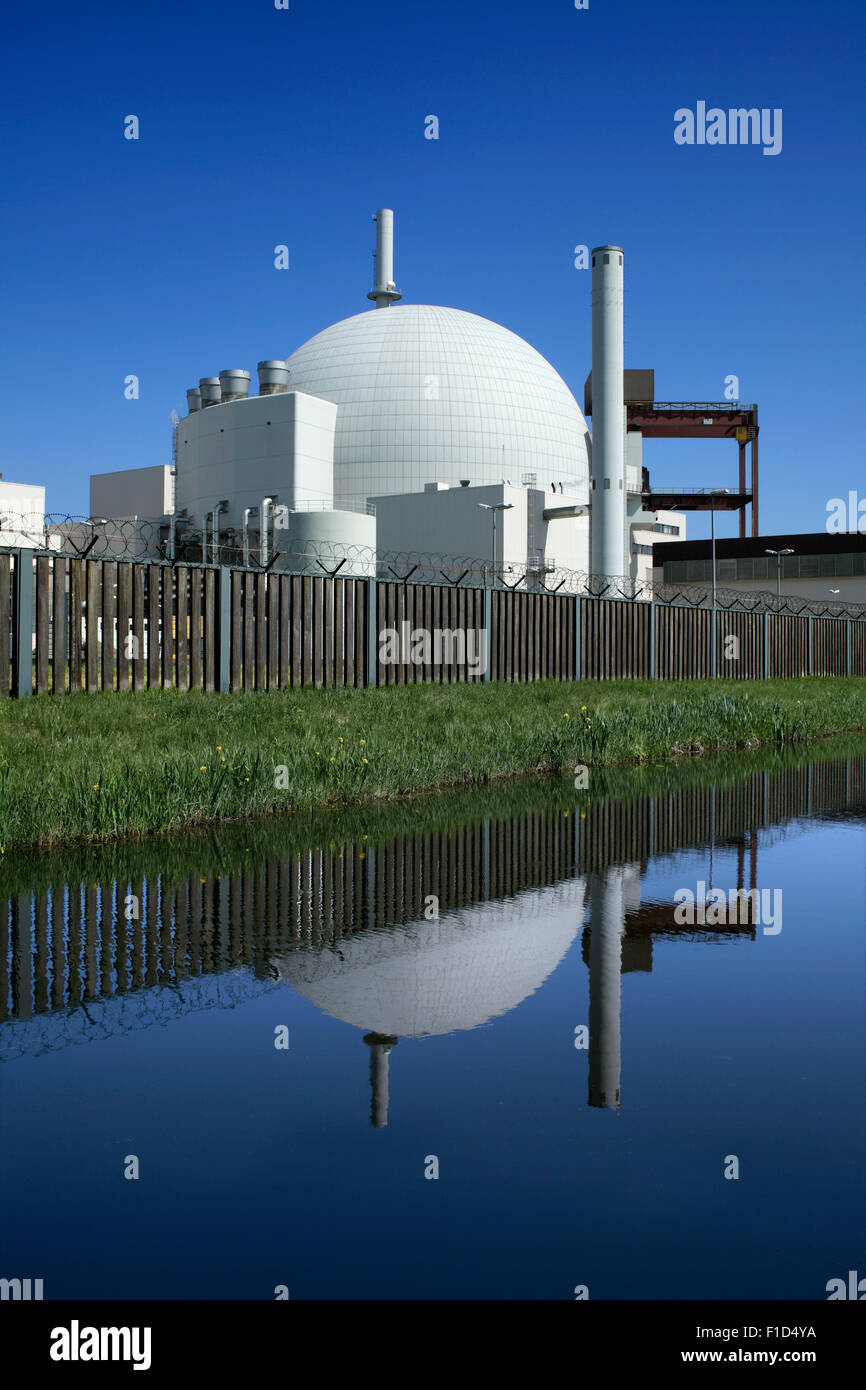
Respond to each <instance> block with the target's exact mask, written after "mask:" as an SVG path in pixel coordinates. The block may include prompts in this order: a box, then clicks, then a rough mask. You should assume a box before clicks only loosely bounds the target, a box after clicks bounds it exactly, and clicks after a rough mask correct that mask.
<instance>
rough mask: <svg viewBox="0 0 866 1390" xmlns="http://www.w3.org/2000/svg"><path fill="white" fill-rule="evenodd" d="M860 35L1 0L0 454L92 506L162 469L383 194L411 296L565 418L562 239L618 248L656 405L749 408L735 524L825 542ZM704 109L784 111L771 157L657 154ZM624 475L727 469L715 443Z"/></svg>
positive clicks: (10, 473)
mask: <svg viewBox="0 0 866 1390" xmlns="http://www.w3.org/2000/svg"><path fill="white" fill-rule="evenodd" d="M864 34H866V18H864V12H863V7H862V4H861V3H855V0H842V2H841V3H834V4H832V5H816V4H814V3H811V2H810V3H806V0H793V3H791V0H788V3H781V0H760V2H759V3H753V2H752V0H732V2H731V3H727V4H725V5H721V4H717V5H696V4H695V3H694V0H671V2H670V3H656V4H651V3H648V2H647V3H643V4H641V3H637V0H590V8H589V10H587V11H577V10H575V9H574V5H573V0H540V3H539V2H538V0H536V2H535V3H532V4H528V3H527V4H518V3H516V0H505V3H494V0H471V3H466V0H460V3H457V0H440V3H438V4H436V5H426V4H425V5H416V4H410V3H407V0H377V3H376V4H375V5H360V4H357V3H350V2H349V0H334V3H327V2H326V0H291V7H290V9H289V10H288V11H278V10H276V9H275V8H274V5H273V3H272V0H247V3H246V4H244V5H238V4H237V3H232V4H227V3H220V0H208V3H205V0H194V2H192V3H191V2H190V0H180V3H179V4H178V3H172V4H168V3H149V4H148V3H138V4H135V5H109V4H107V3H106V4H103V5H94V4H88V3H86V0H85V3H83V4H76V5H69V4H68V3H59V2H58V0H48V3H44V4H40V5H39V6H19V7H15V8H14V9H11V10H9V11H8V12H7V15H6V17H5V19H4V47H5V50H6V59H7V71H6V75H5V77H4V82H3V99H2V109H3V116H2V130H0V139H2V148H3V166H4V167H3V176H4V177H3V181H4V185H5V198H4V204H5V212H4V215H3V218H2V224H0V242H2V265H3V272H4V273H3V279H4V282H5V284H4V300H5V314H4V319H5V331H4V333H3V335H2V349H0V351H2V363H0V368H2V380H3V382H4V384H5V404H6V408H5V410H4V413H3V424H4V428H3V434H2V443H0V471H2V472H3V474H4V477H6V478H8V479H12V480H14V481H19V482H44V483H46V484H47V487H48V509H49V510H50V511H70V512H73V513H82V514H86V512H87V510H88V478H89V475H90V473H91V472H100V471H104V470H107V469H112V468H124V467H138V466H142V465H146V464H151V463H162V462H168V461H169V459H170V424H169V414H170V411H171V410H172V408H177V409H179V410H185V390H186V388H187V387H188V386H192V385H195V384H197V382H198V379H199V377H201V376H205V375H211V374H215V373H217V372H218V371H219V370H220V369H221V368H224V367H246V368H248V369H249V370H250V371H251V372H253V374H254V373H255V365H256V362H257V361H258V360H259V359H261V358H265V357H285V356H287V355H288V354H289V353H291V352H292V351H294V349H295V348H296V347H298V346H299V345H300V344H301V343H302V342H303V341H305V339H307V338H308V337H310V336H311V335H312V334H313V333H315V332H317V331H318V330H320V329H321V328H324V327H325V326H326V325H327V324H329V323H332V322H334V321H335V320H337V319H340V318H343V317H346V316H348V315H350V314H354V313H358V312H361V311H363V310H364V309H366V308H368V307H372V306H370V305H369V303H368V301H367V300H366V298H365V295H366V292H367V290H368V289H369V288H370V286H371V284H372V259H371V251H372V248H373V245H374V235H375V228H374V225H373V223H372V221H371V213H372V212H373V211H374V210H375V209H376V208H377V207H379V206H390V207H393V208H394V209H395V210H396V213H397V283H398V285H399V286H400V288H401V289H402V291H403V294H404V298H405V302H407V303H409V302H422V303H423V302H427V303H433V304H448V305H455V306H457V307H459V308H463V309H468V310H471V311H472V312H474V313H478V314H483V315H485V316H487V317H489V318H492V319H496V320H498V321H499V322H501V323H504V324H505V325H506V326H507V327H509V328H511V329H512V330H514V331H515V332H517V333H519V334H521V335H522V336H523V337H525V338H527V339H528V340H529V341H530V342H531V343H532V344H533V345H534V346H535V347H536V348H538V350H539V351H540V352H542V353H543V354H544V355H545V356H546V357H547V358H549V360H550V361H551V362H552V363H553V364H554V366H555V367H556V368H557V370H558V371H559V372H560V373H561V375H562V376H563V377H564V378H565V380H566V381H567V382H568V384H569V386H570V387H571V388H572V390H573V391H574V393H575V395H576V396H577V398H578V400H579V401H580V402H582V393H583V381H584V378H585V376H586V374H587V372H588V370H589V357H590V313H589V305H590V281H589V272H588V271H577V270H575V269H574V268H573V256H572V248H573V247H574V246H575V245H576V244H580V243H586V244H588V245H589V246H593V245H597V244H599V243H601V242H607V241H612V242H616V243H619V244H621V245H623V246H624V247H625V250H626V253H627V267H626V365H629V366H633V367H644V366H652V367H654V368H655V371H656V395H657V397H658V398H659V399H666V400H671V399H696V400H704V399H721V397H722V395H723V389H724V378H725V376H726V375H728V374H729V373H736V374H737V375H738V376H739V379H740V395H741V398H742V399H743V400H746V401H752V400H754V401H757V402H758V403H759V406H760V410H761V417H760V418H761V427H762V428H761V441H760V442H761V481H762V487H763V493H762V502H761V529H762V531H763V532H765V533H771V532H781V531H784V530H791V531H811V530H821V529H823V527H824V523H825V518H826V502H827V499H828V498H829V497H831V496H834V495H844V494H845V493H847V491H848V489H849V488H856V487H857V486H858V484H859V485H860V491H861V493H862V492H863V491H864V483H866V476H864V475H866V470H864V466H863V434H862V410H860V407H861V405H862V396H863V392H862V384H863V375H864V371H863V369H864V353H863V320H864V271H863V253H862V244H863V243H862V229H863V225H864V193H863V177H862V171H863V148H864V138H863V137H864V120H863V116H862V110H861V94H862V91H863V87H864V82H863V77H864V62H863V58H864ZM700 99H704V100H706V101H707V104H708V105H709V106H712V105H718V106H720V107H723V108H727V107H729V106H757V107H759V108H762V107H768V108H775V107H781V108H782V109H783V112H784V118H783V149H782V152H781V154H779V155H778V156H775V157H771V156H765V155H763V154H762V152H761V150H760V148H758V147H739V146H734V147H715V148H710V147H703V148H700V147H697V146H695V147H691V148H683V147H680V146H678V145H676V144H675V143H674V140H673V130H674V120H673V114H674V111H675V109H676V108H677V107H681V106H687V107H691V108H692V109H694V107H695V104H696V102H697V101H698V100H700ZM130 113H134V114H136V115H138V116H139V118H140V121H141V138H140V139H139V140H138V141H137V142H133V141H127V140H125V139H124V138H123V120H124V117H125V116H126V115H128V114H130ZM430 113H435V114H436V115H438V117H439V119H440V139H439V140H438V141H436V142H434V141H428V140H425V139H424V117H425V116H426V115H428V114H430ZM277 243H286V244H287V245H288V246H289V248H290V254H291V269H290V270H288V271H287V272H278V271H276V270H275V269H274V268H273V248H274V246H275V245H276V244H277ZM128 373H136V374H137V375H138V376H139V377H140V380H141V398H140V400H138V401H137V402H128V401H126V400H125V399H124V395H123V381H124V377H125V376H126V375H127V374H128ZM645 461H647V462H648V463H649V464H650V465H651V467H652V469H653V475H654V478H655V479H657V480H658V481H665V480H667V481H671V482H690V483H692V484H694V485H695V486H710V485H715V486H735V485H736V447H735V446H734V445H733V444H730V445H725V444H704V445H702V446H700V447H699V445H698V443H679V444H672V443H657V444H655V445H654V446H653V447H651V448H650V447H648V448H647V459H646V460H645ZM735 526H736V522H735V519H734V518H733V517H726V518H724V519H723V520H722V521H721V523H720V526H719V531H720V533H721V534H734V531H735ZM703 531H705V527H704V526H703V524H702V522H699V521H695V520H691V521H690V532H691V534H700V533H703Z"/></svg>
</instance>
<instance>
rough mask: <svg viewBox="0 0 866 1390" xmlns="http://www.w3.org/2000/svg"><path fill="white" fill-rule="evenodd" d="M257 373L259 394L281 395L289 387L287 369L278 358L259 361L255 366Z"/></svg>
mask: <svg viewBox="0 0 866 1390" xmlns="http://www.w3.org/2000/svg"><path fill="white" fill-rule="evenodd" d="M256 370H257V371H258V374H259V395H260V396H281V395H283V394H284V393H285V392H286V391H288V389H289V369H288V367H287V366H286V364H285V362H282V361H280V359H279V358H272V359H268V361H266V362H260V363H259V365H258V367H257V368H256Z"/></svg>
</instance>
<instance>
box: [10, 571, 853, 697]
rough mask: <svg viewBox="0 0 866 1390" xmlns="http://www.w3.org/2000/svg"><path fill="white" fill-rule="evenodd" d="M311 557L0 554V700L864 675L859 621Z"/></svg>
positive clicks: (829, 611) (705, 598) (620, 585)
mask: <svg viewBox="0 0 866 1390" xmlns="http://www.w3.org/2000/svg"><path fill="white" fill-rule="evenodd" d="M319 551H321V548H319ZM306 558H310V559H311V558H312V557H306ZM315 558H316V563H317V565H318V566H319V570H318V573H316V574H313V573H310V572H300V571H286V570H277V569H275V568H269V569H262V568H251V567H247V568H239V567H232V566H229V565H204V564H186V563H182V562H180V561H175V562H173V563H172V562H170V561H167V560H163V561H161V562H154V561H138V560H134V559H114V558H100V559H96V558H93V557H92V552H91V553H89V554H88V555H86V556H85V555H78V556H69V555H66V554H63V553H58V552H57V551H56V550H51V551H39V552H35V551H33V550H31V549H15V550H12V549H10V550H0V697H3V696H5V695H10V694H11V695H13V696H16V697H19V698H20V697H25V696H28V695H30V694H32V693H34V692H35V693H36V694H44V693H47V692H53V693H54V694H64V693H70V692H79V691H86V692H95V691H98V690H105V691H107V690H118V691H123V690H130V689H133V690H143V689H166V688H178V689H182V690H189V689H204V690H241V689H244V690H271V689H277V688H282V687H285V686H298V685H319V686H362V685H393V684H405V683H415V682H421V681H433V682H453V681H485V680H508V681H531V680H538V679H543V678H553V679H558V680H568V679H580V678H584V679H586V678H588V679H614V678H646V679H653V678H659V679H687V678H692V679H697V678H703V677H712V676H728V677H735V678H743V679H761V678H768V677H776V676H780V677H797V676H806V675H826V676H840V675H866V610H864V609H863V608H860V607H857V606H854V605H845V604H825V603H821V602H814V601H813V602H810V601H808V600H803V599H796V598H794V597H792V596H789V597H787V598H785V599H783V600H777V599H776V598H775V597H774V596H772V595H756V594H753V593H745V592H741V593H737V594H735V595H733V594H732V593H731V591H724V590H717V591H716V594H715V606H713V602H712V594H711V592H708V591H707V590H705V589H698V590H697V591H696V592H690V589H689V586H681V587H680V588H676V586H673V587H671V586H652V585H645V584H641V583H640V582H639V581H636V580H628V579H619V580H616V579H614V580H611V579H607V578H602V577H599V576H592V575H586V574H583V575H578V574H577V572H574V571H572V572H569V574H570V579H567V578H562V579H560V582H559V583H558V584H556V586H555V587H552V586H551V585H550V584H549V583H541V582H539V587H537V588H534V589H528V588H526V587H523V588H519V587H518V586H517V584H509V583H506V581H505V575H504V573H501V572H497V573H496V574H495V575H490V576H489V578H488V583H487V584H484V585H482V584H479V583H478V582H477V581H476V582H475V583H472V582H470V569H469V567H468V566H464V568H463V569H462V570H460V569H459V566H460V565H461V564H462V563H463V562H462V561H460V560H455V557H438V558H440V559H447V560H448V561H449V564H448V566H446V565H442V566H441V567H440V574H439V578H438V582H437V581H435V580H434V579H433V578H431V577H430V574H429V573H428V572H427V571H426V570H425V572H424V573H423V574H420V575H419V572H418V571H419V569H421V566H420V565H419V564H418V563H416V564H415V565H414V567H413V566H409V565H407V564H406V562H405V560H404V562H403V568H400V564H399V562H396V563H393V564H392V563H391V562H390V559H388V558H385V557H382V555H381V554H378V555H377V556H376V557H375V571H376V572H375V573H370V574H367V575H366V576H361V575H357V574H353V573H352V571H351V567H350V566H348V565H346V564H341V563H337V564H336V565H334V566H333V567H329V568H328V572H327V573H326V572H325V569H326V565H325V562H324V561H323V560H322V558H321V553H319V554H317V556H316V557H315ZM343 558H344V560H345V559H346V557H345V556H344V557H343ZM395 560H396V557H395ZM474 564H475V566H476V568H477V567H478V566H479V564H480V562H479V561H477V560H476V561H475V562H474ZM383 569H384V570H385V573H386V575H387V571H388V570H390V571H391V573H390V575H389V576H388V577H383V576H382V574H381V570H383ZM455 570H457V571H458V572H457V575H456V577H452V575H453V574H454V571H455ZM347 571H348V573H347ZM770 601H771V602H770Z"/></svg>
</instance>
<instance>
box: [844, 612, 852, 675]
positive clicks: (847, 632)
mask: <svg viewBox="0 0 866 1390" xmlns="http://www.w3.org/2000/svg"><path fill="white" fill-rule="evenodd" d="M850 674H851V619H850V618H846V619H845V675H846V676H850Z"/></svg>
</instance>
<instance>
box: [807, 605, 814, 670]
mask: <svg viewBox="0 0 866 1390" xmlns="http://www.w3.org/2000/svg"><path fill="white" fill-rule="evenodd" d="M814 621H815V620H814V618H807V619H806V622H807V623H808V624H809V629H808V632H809V652H808V659H809V665H808V667H807V671H808V674H809V675H810V676H811V675H812V673H813V671H814V669H815V668H814V666H813V665H812V661H813V657H812V629H813V625H814Z"/></svg>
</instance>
